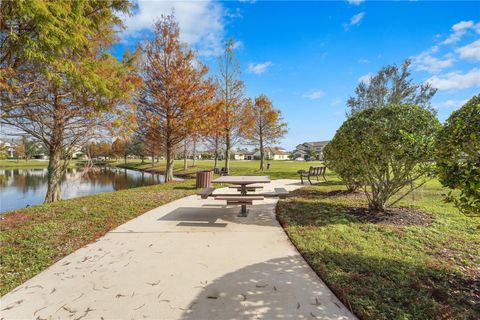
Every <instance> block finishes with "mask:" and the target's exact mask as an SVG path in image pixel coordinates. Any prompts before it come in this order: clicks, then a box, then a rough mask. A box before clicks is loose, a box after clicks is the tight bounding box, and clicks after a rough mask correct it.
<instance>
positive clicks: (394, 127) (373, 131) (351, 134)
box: [325, 105, 441, 211]
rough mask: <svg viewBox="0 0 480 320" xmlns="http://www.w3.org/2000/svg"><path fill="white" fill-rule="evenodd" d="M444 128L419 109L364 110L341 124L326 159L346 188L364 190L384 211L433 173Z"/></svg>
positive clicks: (372, 202) (372, 206) (327, 150)
mask: <svg viewBox="0 0 480 320" xmlns="http://www.w3.org/2000/svg"><path fill="white" fill-rule="evenodd" d="M440 128H441V125H440V123H439V122H438V120H437V119H436V117H435V115H433V114H432V113H431V112H430V111H428V110H425V109H422V108H421V107H417V106H411V105H388V106H384V107H379V108H370V109H366V110H363V111H360V112H358V113H355V114H354V115H352V117H350V118H349V119H348V120H346V121H345V122H344V123H343V125H342V126H341V127H340V129H338V131H337V133H336V134H335V137H334V138H333V140H332V141H331V142H330V144H329V146H328V148H326V153H325V157H326V159H327V163H328V164H329V166H330V167H331V168H332V169H333V170H339V172H338V173H339V175H340V176H341V177H342V179H344V180H347V184H348V183H350V182H348V180H349V179H350V180H351V181H353V182H354V183H359V184H360V185H361V186H362V188H363V189H364V191H365V194H366V196H367V198H368V202H369V206H370V208H371V209H374V210H377V211H384V210H385V208H386V207H387V206H388V205H392V204H394V203H395V202H397V201H398V200H399V199H401V198H403V197H404V196H405V195H406V194H408V193H409V192H410V191H411V190H413V188H415V186H418V185H420V184H421V183H422V181H420V180H424V179H421V178H425V177H427V176H428V175H429V174H430V173H431V172H432V171H433V170H432V169H433V159H434V155H435V152H434V147H435V137H436V135H437V133H438V131H439V130H440ZM394 196H396V197H395V199H393V197H394ZM393 200H394V201H393Z"/></svg>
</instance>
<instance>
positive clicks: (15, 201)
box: [0, 167, 164, 212]
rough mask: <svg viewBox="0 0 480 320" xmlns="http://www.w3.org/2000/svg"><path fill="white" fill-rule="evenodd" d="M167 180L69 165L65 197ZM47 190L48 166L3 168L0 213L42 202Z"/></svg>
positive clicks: (153, 175) (132, 171)
mask: <svg viewBox="0 0 480 320" xmlns="http://www.w3.org/2000/svg"><path fill="white" fill-rule="evenodd" d="M163 182H164V176H163V175H160V174H155V173H149V172H140V171H135V170H129V169H121V168H112V167H99V168H96V169H95V170H89V171H88V172H87V173H84V171H83V169H82V168H69V169H68V170H67V172H66V173H65V175H64V176H63V178H62V182H61V187H60V188H61V192H62V199H70V198H76V197H81V196H86V195H90V194H95V193H100V192H106V191H116V190H121V189H128V188H135V187H141V186H149V185H153V184H159V183H163ZM46 192H47V169H46V168H36V169H32V168H27V169H0V212H5V211H9V210H13V209H18V208H25V207H26V206H32V205H36V204H41V203H43V200H44V198H45V194H46Z"/></svg>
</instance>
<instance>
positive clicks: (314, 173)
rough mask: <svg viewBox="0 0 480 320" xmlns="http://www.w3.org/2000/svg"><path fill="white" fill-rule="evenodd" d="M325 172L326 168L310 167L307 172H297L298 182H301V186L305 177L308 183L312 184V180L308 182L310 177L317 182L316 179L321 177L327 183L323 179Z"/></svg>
mask: <svg viewBox="0 0 480 320" xmlns="http://www.w3.org/2000/svg"><path fill="white" fill-rule="evenodd" d="M326 170H327V167H324V166H315V167H313V166H312V167H310V169H308V171H305V170H300V171H298V174H299V175H300V180H302V184H303V178H304V177H306V178H307V179H308V182H310V184H312V180H310V178H311V177H316V178H317V181H318V177H319V176H322V177H323V179H324V180H325V181H327V179H326V178H325V171H326Z"/></svg>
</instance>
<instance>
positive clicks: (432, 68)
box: [412, 46, 455, 73]
mask: <svg viewBox="0 0 480 320" xmlns="http://www.w3.org/2000/svg"><path fill="white" fill-rule="evenodd" d="M437 51H438V47H437V46H434V47H433V48H431V49H430V50H426V51H424V52H422V53H420V54H419V55H418V56H415V57H413V58H412V61H413V65H414V66H415V68H416V69H417V70H419V71H428V72H431V73H437V72H439V71H442V70H443V69H445V68H448V67H451V66H452V65H453V63H454V62H455V59H454V58H453V56H452V55H451V54H447V55H445V56H444V58H443V59H439V58H436V57H434V56H432V55H431V54H432V53H436V52H437Z"/></svg>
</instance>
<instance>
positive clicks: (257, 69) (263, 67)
mask: <svg viewBox="0 0 480 320" xmlns="http://www.w3.org/2000/svg"><path fill="white" fill-rule="evenodd" d="M270 66H272V62H271V61H266V62H263V63H249V64H248V68H247V72H248V73H254V74H262V73H264V72H265V71H267V69H268V67H270Z"/></svg>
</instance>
